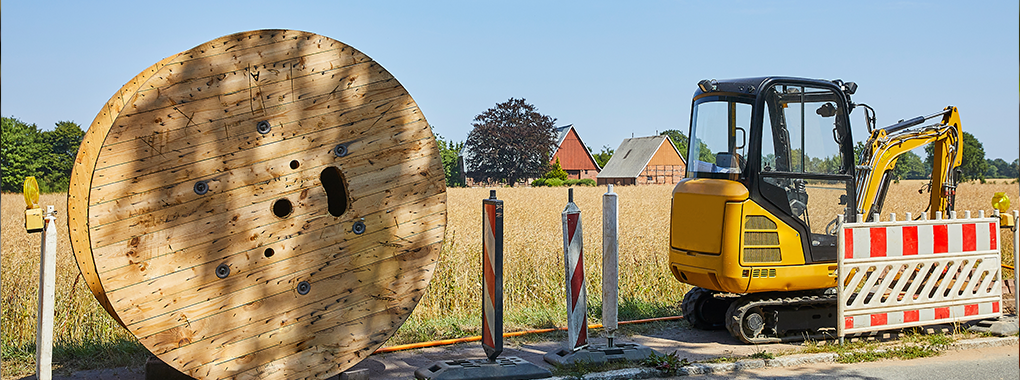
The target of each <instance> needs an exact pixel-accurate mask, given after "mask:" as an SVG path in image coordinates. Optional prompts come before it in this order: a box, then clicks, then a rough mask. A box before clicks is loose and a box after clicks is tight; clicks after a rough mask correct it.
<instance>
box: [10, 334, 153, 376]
mask: <svg viewBox="0 0 1020 380" xmlns="http://www.w3.org/2000/svg"><path fill="white" fill-rule="evenodd" d="M35 354H36V352H35V343H32V344H22V345H18V346H15V345H4V346H3V363H4V375H5V376H7V375H8V374H28V373H33V372H35ZM149 355H151V354H150V353H149V351H148V350H146V349H145V347H144V346H142V345H141V344H140V343H138V341H136V340H133V339H118V340H113V341H108V342H93V341H77V342H68V341H57V342H55V343H54V345H53V364H54V365H55V367H56V368H55V370H56V371H57V372H69V371H78V370H88V369H97V368H114V367H141V366H142V365H144V364H145V360H146V359H147V358H148V357H149Z"/></svg>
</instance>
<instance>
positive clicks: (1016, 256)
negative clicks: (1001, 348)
mask: <svg viewBox="0 0 1020 380" xmlns="http://www.w3.org/2000/svg"><path fill="white" fill-rule="evenodd" d="M1018 268H1020V211H1017V210H1013V297H1014V299H1015V300H1016V303H1015V304H1014V305H1016V306H1015V307H1016V309H1017V312H1016V315H1020V276H1018V275H1017V272H1016V271H1017V269H1018Z"/></svg>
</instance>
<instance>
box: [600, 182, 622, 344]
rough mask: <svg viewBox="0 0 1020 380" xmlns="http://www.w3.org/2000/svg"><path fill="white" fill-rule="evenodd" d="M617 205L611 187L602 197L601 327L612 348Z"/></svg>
mask: <svg viewBox="0 0 1020 380" xmlns="http://www.w3.org/2000/svg"><path fill="white" fill-rule="evenodd" d="M618 212H619V203H618V197H617V196H616V193H614V192H613V185H609V189H607V190H606V193H605V194H603V195H602V326H603V327H604V328H605V334H606V339H607V340H608V342H607V344H606V345H607V346H609V348H613V346H614V344H613V339H614V338H616V329H617V327H618V323H617V322H618V321H617V312H618V309H619V293H620V287H619V276H620V259H619V247H620V244H619V239H618V237H619V234H620V223H619V219H617V217H616V216H617V214H618Z"/></svg>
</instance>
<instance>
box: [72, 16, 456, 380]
mask: <svg viewBox="0 0 1020 380" xmlns="http://www.w3.org/2000/svg"><path fill="white" fill-rule="evenodd" d="M68 214H69V225H70V235H71V240H72V246H73V249H74V254H75V257H76V260H77V262H78V266H79V268H80V269H81V272H82V274H83V276H84V278H85V279H86V280H87V283H88V285H89V288H90V289H91V290H92V292H93V294H94V295H95V296H96V299H98V300H99V302H100V303H101V304H102V305H103V307H104V308H105V309H106V310H107V311H108V312H109V313H110V315H112V316H113V317H114V318H115V319H116V320H117V321H118V322H119V323H121V324H122V325H123V326H124V327H126V328H127V329H128V330H129V331H131V333H132V334H134V335H135V336H136V337H138V340H139V341H140V342H141V343H142V344H144V345H145V347H146V348H148V349H149V350H150V351H152V353H153V354H155V355H156V356H158V357H159V358H160V359H162V360H163V361H164V362H166V363H168V364H170V365H172V366H173V367H175V368H177V369H179V370H181V371H182V372H184V373H185V374H188V375H190V376H192V377H195V378H200V379H215V378H267V379H296V378H306V377H310V378H325V377H328V376H332V375H335V374H337V373H339V372H341V371H343V370H345V369H347V368H350V367H351V366H353V365H355V364H357V363H358V362H359V361H360V360H361V359H363V358H365V357H367V356H368V355H369V354H371V353H372V352H373V351H374V350H375V349H376V348H378V347H379V346H381V345H382V344H383V343H384V342H385V341H386V340H387V339H388V338H389V337H390V336H392V335H393V333H394V332H395V331H396V330H397V328H398V327H399V326H400V325H401V324H402V323H403V322H404V321H405V320H406V319H407V317H408V315H409V314H410V313H411V310H412V309H413V308H414V306H415V305H416V304H417V303H418V301H419V300H420V299H421V296H422V294H423V293H424V291H425V288H426V287H427V286H428V283H429V280H430V279H431V277H432V272H433V269H434V268H435V265H436V261H437V260H438V256H439V250H440V248H441V247H442V241H443V234H444V232H445V228H446V186H445V178H444V173H443V168H442V163H441V161H440V158H439V153H438V146H437V145H436V142H435V139H434V137H433V135H432V132H431V130H430V127H429V125H428V122H427V121H426V120H425V118H424V116H423V115H422V113H421V111H420V110H419V108H418V106H417V104H416V103H415V102H414V100H413V99H412V98H411V96H410V95H409V94H408V92H407V91H406V90H405V89H404V88H403V86H401V85H400V83H399V82H397V80H396V78H394V77H393V76H392V75H390V73H389V72H387V71H386V70H385V69H383V68H382V66H380V65H379V64H378V63H376V62H375V61H373V60H372V59H371V58H369V57H368V56H366V55H364V54H363V53H361V52H360V51H358V50H356V49H354V48H352V47H351V46H348V45H345V44H343V43H341V42H339V41H336V40H333V39H330V38H327V37H323V36H320V35H315V34H311V33H306V32H300V31H292V30H259V31H251V32H244V33H238V34H234V35H230V36H226V37H222V38H219V39H215V40H213V41H210V42H208V43H204V44H202V45H199V46H197V47H195V48H193V49H191V50H188V51H185V52H183V53H180V54H177V55H175V56H172V57H168V58H166V59H164V60H162V61H160V62H158V63H156V64H155V65H153V66H151V67H149V68H148V69H146V70H145V71H143V72H142V73H140V74H138V76H136V77H135V78H134V79H132V80H131V81H130V82H128V83H127V84H125V85H124V87H122V88H121V89H120V91H118V92H117V93H116V94H115V95H114V96H113V97H112V98H111V99H110V100H109V101H108V102H107V104H106V105H105V107H104V108H103V110H102V111H101V112H100V113H99V114H98V115H97V116H96V119H95V121H93V123H92V125H91V126H90V127H89V130H88V132H87V133H86V135H85V138H84V141H83V143H82V145H81V148H80V150H79V153H78V156H77V160H76V162H75V167H74V171H73V173H72V177H71V186H70V190H69V193H68Z"/></svg>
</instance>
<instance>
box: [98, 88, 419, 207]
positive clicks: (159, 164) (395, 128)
mask: <svg viewBox="0 0 1020 380" xmlns="http://www.w3.org/2000/svg"><path fill="white" fill-rule="evenodd" d="M419 112H420V111H418V110H417V107H407V108H404V109H401V110H396V111H394V115H393V116H394V117H395V119H393V120H392V121H391V122H390V123H388V124H386V125H383V126H376V127H374V131H373V134H372V135H379V134H381V133H384V132H383V130H382V129H380V128H388V129H389V131H390V133H391V138H390V139H388V141H387V140H382V141H380V142H382V143H387V142H388V143H390V144H399V143H401V142H403V141H405V139H407V138H408V137H407V136H406V135H407V133H406V132H405V130H406V129H411V128H417V129H427V127H428V125H427V123H424V119H422V117H421V115H420V113H419ZM329 119H332V118H328V119H327V120H326V121H327V122H328V121H331V120H329ZM377 119H378V118H377V117H376V118H372V119H363V120H359V121H358V122H355V123H353V124H350V125H341V128H334V129H333V130H325V131H315V132H312V133H305V134H300V135H292V136H288V137H287V138H279V139H273V140H268V139H262V138H256V139H253V140H250V141H241V142H239V143H236V144H233V143H232V144H224V143H212V144H204V145H206V146H201V147H196V149H194V150H193V151H179V152H174V153H173V154H169V155H168V156H171V157H168V158H166V159H153V160H138V161H135V162H130V163H129V164H126V165H118V166H112V167H108V168H106V169H101V170H99V171H97V173H96V177H97V180H96V182H97V183H96V184H95V185H94V186H95V187H96V188H95V193H96V194H95V195H94V196H95V197H96V201H95V203H96V204H101V203H103V202H107V201H112V200H116V199H117V197H116V196H117V195H121V193H123V190H121V193H118V192H117V191H116V189H118V188H119V187H125V186H129V187H130V190H129V192H127V195H131V194H136V193H141V192H145V191H148V190H152V189H156V188H159V187H164V186H165V185H167V184H168V183H178V182H181V181H185V180H195V179H196V176H194V175H191V173H189V172H187V171H183V170H182V169H184V168H189V169H191V170H193V171H204V172H206V173H215V172H225V171H230V170H232V169H236V168H243V167H247V166H250V165H253V164H255V163H258V162H262V161H266V160H267V158H268V157H282V156H284V155H287V153H291V152H303V153H304V154H309V153H313V152H310V151H313V150H314V151H315V152H314V153H319V154H324V155H327V156H328V155H332V154H333V153H332V152H331V150H332V149H333V147H335V146H336V145H337V144H340V143H344V144H347V145H348V151H349V152H350V155H351V156H356V155H359V154H361V152H363V151H365V148H371V149H385V148H386V147H383V146H369V147H362V146H350V145H351V144H362V145H363V144H365V143H366V142H365V141H364V139H365V136H366V130H367V129H369V128H373V127H372V125H373V124H376V122H377ZM412 123H419V124H417V125H407V124H412ZM292 126H294V127H297V128H300V126H299V125H297V124H292ZM249 127H251V126H249ZM248 129H249V132H250V133H253V132H252V129H253V128H248ZM425 133H428V134H431V132H429V131H426V132H425ZM420 138H424V137H420ZM139 143H140V144H139V145H142V146H144V147H146V148H147V147H148V146H149V145H148V144H147V143H145V142H141V141H139ZM122 147H123V146H122ZM253 148H260V149H257V150H254V151H253V150H252V149H253ZM358 148H361V149H358ZM136 152H138V153H139V154H140V155H142V156H150V153H148V152H145V151H144V150H142V151H136ZM214 152H215V153H214ZM109 153H114V154H115V153H118V152H114V151H109ZM214 154H219V155H214ZM333 161H334V162H337V161H342V160H338V158H337V157H334V158H333ZM288 162H289V161H288ZM149 168H153V169H149ZM154 169H158V170H156V171H153V170H154ZM208 175H212V174H208ZM168 180H169V181H171V182H167V181H168ZM111 185H112V187H110V188H108V187H109V186H111ZM111 192H112V193H113V194H112V195H111V194H109V193H111Z"/></svg>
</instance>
